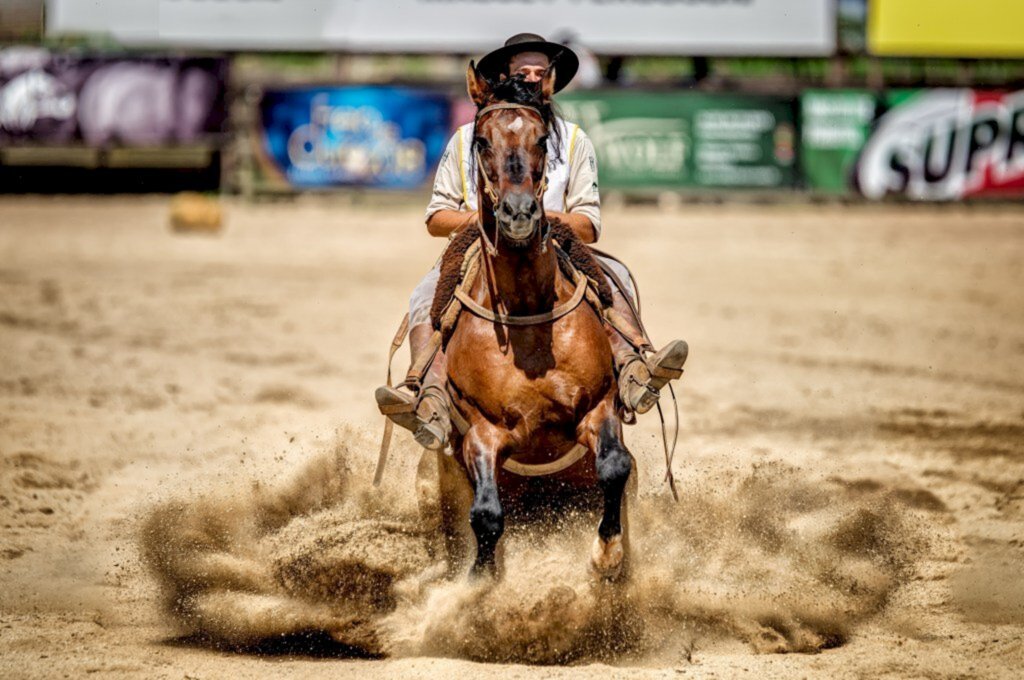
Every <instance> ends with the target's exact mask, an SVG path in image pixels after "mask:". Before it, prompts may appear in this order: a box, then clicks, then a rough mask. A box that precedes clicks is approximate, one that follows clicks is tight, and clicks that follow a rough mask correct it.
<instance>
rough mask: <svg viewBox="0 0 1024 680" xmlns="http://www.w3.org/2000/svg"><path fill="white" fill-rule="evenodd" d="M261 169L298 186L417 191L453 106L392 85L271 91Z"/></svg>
mask: <svg viewBox="0 0 1024 680" xmlns="http://www.w3.org/2000/svg"><path fill="white" fill-rule="evenodd" d="M260 114H261V118H262V125H261V130H260V133H259V134H260V135H261V139H260V142H259V144H260V149H261V152H262V153H261V154H260V155H259V158H260V161H261V169H262V170H263V171H264V172H265V173H266V174H269V175H271V176H275V177H277V178H278V179H280V180H283V181H284V182H287V184H288V185H290V186H292V187H296V188H316V187H330V186H342V185H356V186H373V187H381V188H391V189H408V188H415V187H418V186H420V185H421V184H424V183H425V182H427V181H429V180H430V179H432V172H433V169H434V167H435V166H436V165H437V162H438V160H439V159H440V157H441V153H442V152H443V151H444V148H445V145H446V144H447V143H448V138H449V136H450V135H451V124H450V121H451V105H450V103H449V101H448V98H447V97H446V96H445V95H443V94H438V93H435V92H429V91H423V90H415V89H410V88H403V87H390V86H357V87H328V88H301V89H289V90H277V91H269V92H266V93H265V94H264V96H263V99H262V101H261V103H260Z"/></svg>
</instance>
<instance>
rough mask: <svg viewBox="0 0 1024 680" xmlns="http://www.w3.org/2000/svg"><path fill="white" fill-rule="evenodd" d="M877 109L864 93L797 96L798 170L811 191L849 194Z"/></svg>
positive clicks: (810, 92)
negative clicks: (798, 109) (798, 104)
mask: <svg viewBox="0 0 1024 680" xmlns="http://www.w3.org/2000/svg"><path fill="white" fill-rule="evenodd" d="M876 106H877V97H876V96H875V94H874V93H872V92H865V91H857V90H808V91H806V92H804V93H803V94H802V95H801V96H800V166H801V169H802V170H803V176H804V181H805V183H806V184H807V186H808V187H809V188H810V189H813V190H815V191H821V192H826V193H846V192H848V191H849V190H850V187H851V186H852V184H853V170H854V164H855V163H856V161H857V155H858V154H859V153H860V150H861V149H862V148H863V147H864V143H865V142H866V141H867V139H868V135H869V134H870V133H871V124H872V122H873V121H874V120H875V109H876Z"/></svg>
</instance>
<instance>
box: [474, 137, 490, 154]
mask: <svg viewBox="0 0 1024 680" xmlns="http://www.w3.org/2000/svg"><path fill="white" fill-rule="evenodd" d="M473 143H474V144H476V145H477V148H479V149H480V150H481V151H486V150H487V149H489V148H491V143H490V142H488V141H487V140H486V139H484V138H483V137H474V138H473Z"/></svg>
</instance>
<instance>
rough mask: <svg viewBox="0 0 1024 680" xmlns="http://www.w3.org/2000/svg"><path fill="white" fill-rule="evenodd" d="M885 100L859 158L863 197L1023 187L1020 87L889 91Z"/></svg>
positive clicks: (952, 195) (942, 196) (1018, 190)
mask: <svg viewBox="0 0 1024 680" xmlns="http://www.w3.org/2000/svg"><path fill="white" fill-rule="evenodd" d="M886 105H887V111H886V112H885V113H884V114H883V115H882V116H881V117H880V118H879V119H878V120H877V122H876V124H875V128H874V130H873V132H872V133H871V136H870V137H869V138H868V140H867V143H866V144H865V145H864V148H863V150H862V151H861V153H860V157H859V159H858V160H857V167H856V173H855V176H854V177H855V185H856V187H857V189H858V190H859V191H860V193H861V194H863V195H864V196H866V197H867V198H873V199H879V198H883V197H885V196H887V195H889V194H896V195H902V196H906V197H908V198H911V199H918V200H933V201H949V200H957V199H961V198H966V197H970V196H984V195H1002V196H1009V195H1016V196H1021V195H1024V90H1021V91H1017V92H1012V93H995V92H979V91H975V90H969V89H936V90H903V91H893V92H891V93H889V94H888V95H887V96H886Z"/></svg>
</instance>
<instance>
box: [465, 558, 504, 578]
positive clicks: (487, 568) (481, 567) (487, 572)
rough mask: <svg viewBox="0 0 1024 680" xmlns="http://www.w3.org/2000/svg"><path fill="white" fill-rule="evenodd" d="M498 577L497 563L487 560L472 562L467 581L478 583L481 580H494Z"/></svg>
mask: <svg viewBox="0 0 1024 680" xmlns="http://www.w3.org/2000/svg"><path fill="white" fill-rule="evenodd" d="M497 578H498V569H497V565H496V564H494V563H493V562H492V563H488V562H474V563H473V566H472V567H470V568H469V581H470V583H479V582H481V581H495V580H497Z"/></svg>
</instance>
